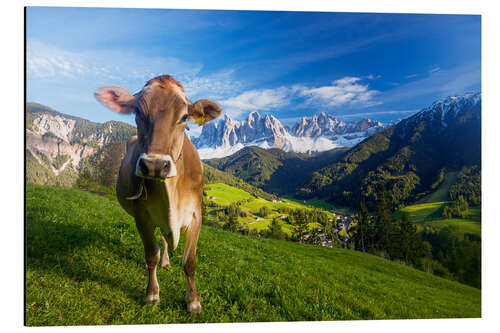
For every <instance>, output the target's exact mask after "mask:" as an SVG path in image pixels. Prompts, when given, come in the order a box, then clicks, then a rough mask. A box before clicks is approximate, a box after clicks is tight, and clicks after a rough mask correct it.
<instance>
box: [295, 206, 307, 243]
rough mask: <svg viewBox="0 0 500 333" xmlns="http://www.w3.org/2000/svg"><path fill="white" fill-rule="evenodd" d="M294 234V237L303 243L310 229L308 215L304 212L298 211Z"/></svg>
mask: <svg viewBox="0 0 500 333" xmlns="http://www.w3.org/2000/svg"><path fill="white" fill-rule="evenodd" d="M294 222H295V223H294V224H293V233H294V236H295V237H296V238H297V239H298V240H299V243H302V238H303V237H304V235H305V233H306V232H307V229H308V225H307V224H308V223H307V219H306V214H305V211H304V210H297V211H296V214H295V216H294Z"/></svg>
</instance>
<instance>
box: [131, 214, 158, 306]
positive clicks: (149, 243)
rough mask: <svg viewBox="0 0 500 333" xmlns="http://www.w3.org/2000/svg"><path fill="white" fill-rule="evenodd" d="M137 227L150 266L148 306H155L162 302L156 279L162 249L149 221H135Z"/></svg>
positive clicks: (147, 294) (147, 291)
mask: <svg viewBox="0 0 500 333" xmlns="http://www.w3.org/2000/svg"><path fill="white" fill-rule="evenodd" d="M135 225H136V226H137V230H138V231H139V234H140V236H141V239H142V243H143V245H144V253H145V255H146V263H147V266H148V273H149V279H148V287H147V290H146V305H153V304H155V303H159V302H160V286H159V285H158V280H157V278H156V267H157V266H158V263H159V262H160V247H159V246H158V244H157V242H156V239H155V235H154V227H153V225H152V223H150V221H149V220H148V219H138V218H136V219H135Z"/></svg>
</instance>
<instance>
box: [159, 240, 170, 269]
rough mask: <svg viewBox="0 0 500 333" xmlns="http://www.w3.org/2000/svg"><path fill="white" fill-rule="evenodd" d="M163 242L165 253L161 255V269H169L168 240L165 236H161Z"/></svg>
mask: <svg viewBox="0 0 500 333" xmlns="http://www.w3.org/2000/svg"><path fill="white" fill-rule="evenodd" d="M161 241H162V243H163V253H162V255H161V264H160V265H161V268H164V269H167V268H168V265H169V264H170V259H169V257H168V244H167V240H166V239H165V237H164V236H163V235H161Z"/></svg>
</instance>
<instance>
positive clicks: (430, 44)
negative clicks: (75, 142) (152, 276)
mask: <svg viewBox="0 0 500 333" xmlns="http://www.w3.org/2000/svg"><path fill="white" fill-rule="evenodd" d="M160 74H172V75H174V76H175V77H176V79H178V80H179V81H181V82H182V83H183V85H184V87H185V90H186V92H187V95H188V97H189V98H190V99H191V100H192V101H195V100H197V99H199V98H210V99H213V100H214V101H216V102H218V103H220V104H221V105H222V106H223V109H224V112H225V113H226V114H228V115H230V116H231V117H233V118H235V119H243V118H245V117H246V116H247V115H248V113H250V112H252V111H259V112H261V113H269V114H273V115H274V116H276V117H277V118H279V119H280V120H282V121H283V123H285V124H287V125H291V124H293V123H294V122H295V121H297V120H298V118H300V117H301V116H310V115H313V114H315V113H319V112H322V111H324V112H328V113H331V114H333V115H336V116H338V117H339V118H340V119H343V120H346V121H350V120H358V119H361V118H364V117H368V118H372V119H377V120H380V121H383V122H387V121H390V120H393V119H398V118H405V117H407V116H409V115H411V114H412V113H414V112H416V111H418V110H420V109H422V108H424V107H426V106H428V105H429V104H431V103H432V102H433V101H434V100H436V99H439V98H443V97H446V96H448V95H453V94H459V93H463V92H466V91H480V90H481V18H480V16H477V15H441V14H440V15H429V14H425V15H409V14H366V13H311V12H264V11H205V10H203V11H197V10H166V9H117V8H107V9H105V8H56V7H29V8H28V10H27V96H28V101H35V102H39V103H42V104H45V105H48V106H50V107H52V108H54V109H56V110H58V111H61V112H63V113H67V114H71V115H76V116H79V117H82V118H86V119H90V120H93V121H98V122H104V121H107V120H121V121H126V122H129V123H131V124H133V123H134V118H133V116H123V115H118V114H114V113H113V112H112V111H110V110H108V109H106V108H105V107H103V106H101V105H100V104H99V103H98V102H97V101H96V100H95V99H94V97H93V91H94V90H95V89H96V88H98V87H100V86H102V85H108V84H113V85H121V86H123V87H124V88H126V89H128V90H129V91H130V92H131V93H135V92H137V91H138V90H140V89H141V88H142V86H143V85H144V83H145V82H146V81H147V80H148V79H150V78H152V77H154V76H156V75H160ZM193 127H195V126H193ZM196 133H199V129H195V130H194V131H192V132H191V134H196Z"/></svg>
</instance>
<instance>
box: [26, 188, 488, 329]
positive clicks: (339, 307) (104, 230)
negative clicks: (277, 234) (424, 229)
mask: <svg viewBox="0 0 500 333" xmlns="http://www.w3.org/2000/svg"><path fill="white" fill-rule="evenodd" d="M26 204H27V207H26V209H27V211H26V224H27V247H26V251H27V253H26V254H27V262H26V264H27V271H26V283H27V287H26V293H27V294H26V311H27V316H26V318H27V324H28V325H30V326H37V325H94V324H139V323H182V322H238V321H243V322H248V321H293V320H355V319H389V318H446V317H480V316H481V293H480V291H479V290H478V289H475V288H471V287H468V286H465V285H462V284H459V283H456V282H452V281H449V280H445V279H441V278H438V277H436V276H433V275H430V274H426V273H424V272H421V271H417V270H414V269H412V268H410V267H407V266H403V265H400V264H397V263H394V262H390V261H386V260H383V259H381V258H378V257H375V256H372V255H367V254H363V253H360V252H355V251H349V250H343V249H330V248H323V247H317V246H311V245H300V244H297V243H292V242H285V241H277V240H271V239H259V238H254V237H249V236H242V235H238V234H235V233H229V232H225V231H222V230H220V229H215V228H211V227H206V226H204V227H203V228H202V231H201V235H200V242H199V246H198V268H197V284H198V288H199V294H200V297H201V302H202V306H203V312H202V314H201V315H199V316H190V315H188V314H187V313H186V311H185V303H184V293H185V280H184V273H183V269H182V267H181V264H180V262H181V256H182V248H183V244H182V242H181V244H180V248H179V249H177V251H176V252H173V253H172V252H171V253H170V254H171V267H170V268H169V270H160V271H159V273H158V279H159V283H160V288H161V292H160V295H161V303H160V305H159V306H155V307H153V308H147V307H145V306H143V301H144V296H145V287H146V283H147V271H146V270H145V268H144V263H145V260H144V254H143V248H142V244H141V241H140V238H139V235H138V233H137V232H136V230H135V225H134V222H133V220H132V218H131V217H129V216H128V215H127V214H126V213H125V212H124V211H123V210H122V209H121V208H120V207H119V205H118V204H117V202H116V201H115V200H109V199H107V198H103V197H101V196H97V195H94V194H90V193H87V192H83V191H81V190H76V189H64V188H55V187H48V186H42V185H33V184H28V186H27V193H26Z"/></svg>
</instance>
